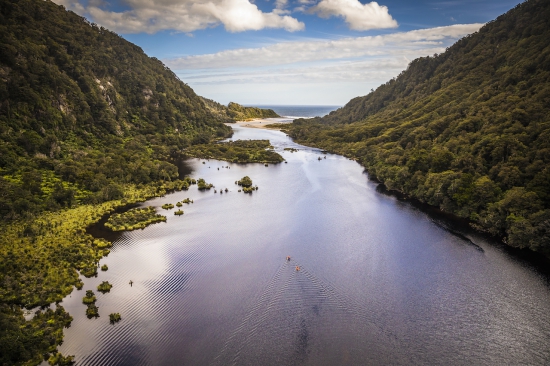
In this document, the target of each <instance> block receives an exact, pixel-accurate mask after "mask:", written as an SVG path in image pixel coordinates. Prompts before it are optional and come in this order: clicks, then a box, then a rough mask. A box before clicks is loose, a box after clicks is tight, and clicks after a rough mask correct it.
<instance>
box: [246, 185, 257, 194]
mask: <svg viewBox="0 0 550 366" xmlns="http://www.w3.org/2000/svg"><path fill="white" fill-rule="evenodd" d="M257 190H258V187H257V186H256V187H243V192H244V193H252V192H254V191H257Z"/></svg>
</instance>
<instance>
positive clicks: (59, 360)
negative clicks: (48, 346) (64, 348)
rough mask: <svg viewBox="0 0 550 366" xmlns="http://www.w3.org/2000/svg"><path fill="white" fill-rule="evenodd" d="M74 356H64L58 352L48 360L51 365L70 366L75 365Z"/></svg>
mask: <svg viewBox="0 0 550 366" xmlns="http://www.w3.org/2000/svg"><path fill="white" fill-rule="evenodd" d="M74 362H75V361H74V356H63V355H62V354H61V353H59V352H56V353H54V354H52V355H51V356H50V358H48V363H49V364H50V365H58V366H69V365H73V364H74Z"/></svg>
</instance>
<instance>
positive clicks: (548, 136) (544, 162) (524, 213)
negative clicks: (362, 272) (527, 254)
mask: <svg viewBox="0 0 550 366" xmlns="http://www.w3.org/2000/svg"><path fill="white" fill-rule="evenodd" d="M548 19H550V2H548V1H542V0H529V1H526V2H524V3H522V4H520V5H518V6H516V7H515V8H514V9H512V10H511V11H509V12H508V13H506V14H505V15H502V16H500V17H499V18H498V19H496V20H495V21H493V22H489V23H488V24H487V25H485V26H484V27H483V28H482V29H481V30H480V31H479V32H478V33H475V34H472V35H470V36H467V37H465V38H463V39H462V40H460V41H458V42H457V43H456V44H455V45H453V46H452V47H450V48H448V49H447V51H446V52H445V53H443V54H440V55H434V56H433V57H424V58H419V59H416V60H414V61H413V62H411V64H410V65H409V67H408V69H407V70H406V71H404V72H403V73H402V74H401V75H399V77H397V78H395V79H392V80H390V81H389V82H387V83H386V84H384V85H382V86H380V87H379V88H378V89H377V90H376V91H374V92H372V93H370V94H368V95H367V96H364V97H358V98H355V99H353V100H351V101H350V102H349V103H348V104H347V105H346V106H345V107H343V108H341V109H339V110H337V111H334V112H331V113H330V114H329V115H328V116H325V117H323V118H314V119H310V120H297V121H295V122H294V124H293V126H292V128H291V131H290V135H291V136H292V137H293V138H295V139H296V140H297V141H299V142H301V143H304V144H307V145H313V146H318V147H322V148H324V149H326V150H329V151H332V152H336V153H339V154H343V155H345V156H348V157H351V158H354V159H356V160H357V161H359V162H360V163H361V164H362V165H364V166H365V167H366V169H367V170H368V172H369V174H370V175H371V176H372V177H375V178H377V179H378V180H380V181H381V182H382V183H384V184H385V185H386V186H387V187H388V188H389V189H392V190H396V191H400V192H403V193H405V194H407V195H409V196H411V197H414V198H417V199H419V200H420V201H422V202H426V203H428V204H430V205H433V206H438V207H440V208H441V209H442V210H444V211H446V212H450V213H453V214H455V215H458V216H460V217H463V218H468V219H470V220H471V222H472V223H473V225H474V226H475V227H476V228H478V229H480V230H484V231H487V232H489V233H491V234H494V235H498V236H501V237H503V239H504V240H505V241H506V242H507V243H508V244H509V245H511V246H513V247H518V248H529V249H531V250H534V251H538V252H541V253H544V254H545V255H547V256H550V109H549V108H548V100H550V47H549V46H548V40H549V39H550V26H549V23H548Z"/></svg>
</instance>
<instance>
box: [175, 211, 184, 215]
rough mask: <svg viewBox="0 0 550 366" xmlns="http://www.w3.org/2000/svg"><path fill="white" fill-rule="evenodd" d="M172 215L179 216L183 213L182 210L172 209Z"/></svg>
mask: <svg viewBox="0 0 550 366" xmlns="http://www.w3.org/2000/svg"><path fill="white" fill-rule="evenodd" d="M174 215H176V216H181V215H183V211H182V210H177V211H174Z"/></svg>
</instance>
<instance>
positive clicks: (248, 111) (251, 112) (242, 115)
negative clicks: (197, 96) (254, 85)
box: [201, 97, 280, 123]
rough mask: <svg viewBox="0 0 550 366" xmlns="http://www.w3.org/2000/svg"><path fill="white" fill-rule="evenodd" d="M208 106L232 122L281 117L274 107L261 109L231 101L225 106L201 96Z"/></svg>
mask: <svg viewBox="0 0 550 366" xmlns="http://www.w3.org/2000/svg"><path fill="white" fill-rule="evenodd" d="M201 98H202V101H203V102H204V104H205V106H206V108H208V110H209V111H210V113H212V115H214V116H216V117H217V118H218V119H220V120H222V121H223V122H227V123H231V122H237V121H247V120H252V119H255V118H277V117H280V116H279V115H278V114H277V113H275V112H274V111H273V110H272V109H261V108H256V107H243V106H242V105H240V104H237V103H233V102H230V103H229V104H228V106H227V107H226V106H224V105H223V104H220V103H218V102H215V101H213V100H211V99H207V98H204V97H201Z"/></svg>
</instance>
